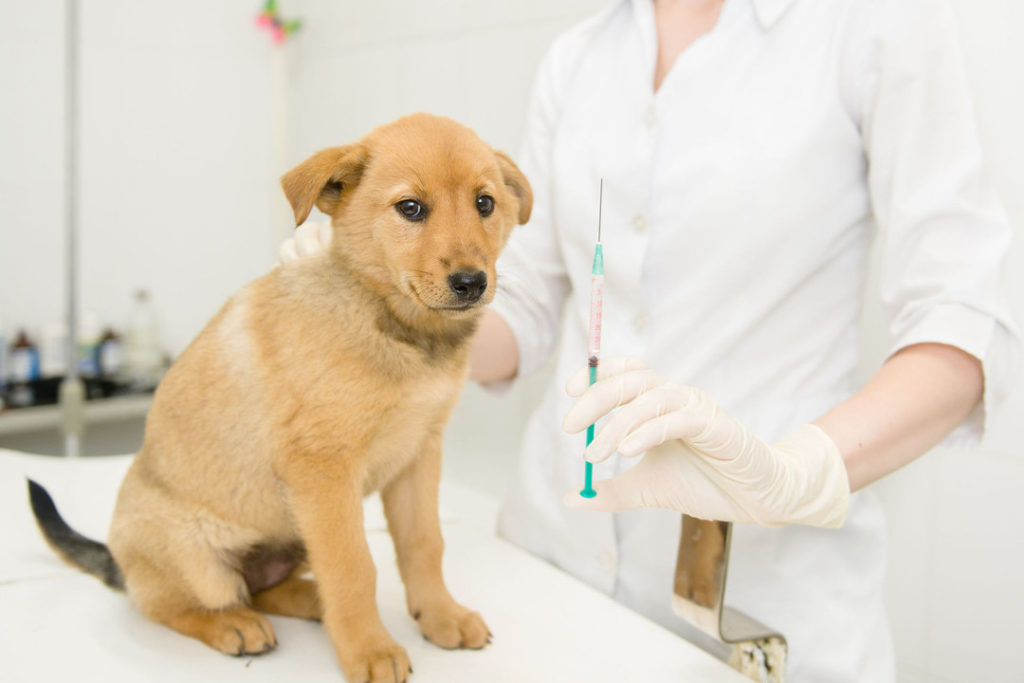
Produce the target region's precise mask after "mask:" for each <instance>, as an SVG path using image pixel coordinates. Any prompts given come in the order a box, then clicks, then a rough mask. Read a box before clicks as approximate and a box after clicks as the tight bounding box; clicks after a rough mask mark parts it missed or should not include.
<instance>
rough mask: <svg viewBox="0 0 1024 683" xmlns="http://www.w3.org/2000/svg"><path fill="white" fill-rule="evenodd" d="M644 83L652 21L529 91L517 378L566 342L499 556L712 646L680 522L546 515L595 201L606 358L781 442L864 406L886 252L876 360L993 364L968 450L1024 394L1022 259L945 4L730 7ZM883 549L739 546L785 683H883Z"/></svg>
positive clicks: (879, 544) (567, 60) (581, 329)
mask: <svg viewBox="0 0 1024 683" xmlns="http://www.w3.org/2000/svg"><path fill="white" fill-rule="evenodd" d="M655 55H656V37H655V31H654V16H653V9H652V6H651V4H650V1H649V0H633V2H628V1H623V2H620V3H617V4H615V5H614V6H612V7H611V8H609V9H608V11H606V12H605V13H603V14H601V15H600V16H598V17H595V18H594V19H592V20H590V21H588V22H586V23H584V24H582V25H580V26H578V27H576V28H575V29H573V30H571V31H569V32H568V33H566V34H564V35H563V36H561V37H560V38H559V39H558V40H557V41H556V42H555V43H554V45H553V47H552V48H551V50H550V52H549V54H548V55H547V57H546V59H545V60H544V63H543V65H542V66H541V69H540V72H539V76H538V78H537V82H536V85H535V90H534V93H533V98H532V104H531V107H530V113H529V120H528V124H527V131H526V138H525V145H524V150H523V153H522V154H521V157H520V162H521V165H522V167H523V169H524V171H525V172H526V174H527V176H528V177H529V179H530V181H531V183H532V184H533V189H534V193H535V204H534V213H533V216H532V218H531V220H530V222H529V224H527V225H526V226H523V227H520V228H518V229H517V232H516V233H515V234H514V236H513V238H512V240H511V241H510V244H509V247H508V249H507V250H506V253H505V254H504V255H503V257H502V260H501V261H500V263H499V269H500V270H499V285H498V289H499V291H498V294H497V297H496V299H495V302H494V304H493V306H494V308H495V309H496V310H497V311H498V312H499V313H500V314H501V315H502V316H503V317H504V318H505V319H506V321H507V322H508V323H509V325H510V326H511V328H512V330H513V333H514V334H515V337H516V340H517V342H518V345H519V353H520V373H521V374H527V373H530V372H531V371H534V370H536V369H537V368H538V367H539V366H541V365H542V363H543V362H544V360H545V358H547V357H548V356H549V355H550V353H551V352H552V351H553V350H554V347H555V345H556V342H558V340H559V331H560V330H561V337H560V343H559V345H558V351H557V352H558V359H557V367H556V369H555V375H554V377H555V380H554V382H553V384H552V386H551V387H550V388H549V390H548V391H547V393H546V395H545V397H544V398H543V400H542V402H541V404H540V406H539V407H538V408H537V410H536V412H535V413H534V414H533V416H532V418H531V420H530V422H529V426H528V429H527V433H526V436H525V447H524V452H523V455H522V459H521V462H520V467H519V470H518V475H517V476H516V478H515V481H514V484H513V486H512V489H511V491H510V493H509V495H508V497H507V500H506V502H505V504H504V507H503V511H502V515H501V520H500V531H501V533H502V534H503V535H504V536H505V537H507V538H508V539H510V540H512V541H513V542H515V543H517V544H519V545H521V546H523V547H524V548H526V549H528V550H530V551H531V552H533V553H535V554H536V555H538V556H540V557H543V558H546V559H547V560H549V561H551V562H553V563H554V564H556V565H558V566H560V567H562V568H564V569H565V570H566V571H568V572H570V573H572V574H574V575H576V576H577V577H579V578H581V579H582V580H584V581H586V582H588V583H590V584H592V585H593V586H595V587H597V588H598V589H600V590H601V591H604V592H605V593H608V594H610V595H612V596H614V597H615V598H616V599H617V600H620V601H622V602H623V603H625V604H627V605H629V606H631V607H633V608H635V609H636V610H638V611H640V612H642V613H644V614H646V615H648V616H650V617H651V618H652V619H655V620H656V621H658V622H660V623H662V624H663V625H665V626H666V627H668V628H670V629H673V630H676V631H679V632H681V633H684V634H686V635H688V636H690V637H693V638H694V639H695V640H697V641H700V640H701V636H700V635H697V634H695V633H694V632H693V631H692V630H691V629H689V628H687V627H686V626H685V625H683V624H682V623H681V622H680V620H679V619H678V618H676V617H675V616H674V615H673V614H672V612H671V609H670V606H669V596H670V593H671V586H672V576H673V569H674V564H675V559H676V546H677V543H678V534H679V519H680V517H679V515H678V514H677V513H674V512H669V511H664V510H639V511H632V512H627V513H622V514H617V515H610V514H604V513H592V512H581V511H567V510H566V509H564V508H563V506H562V503H561V499H562V494H563V493H564V492H565V491H567V490H570V489H573V488H579V486H580V484H581V480H582V473H583V465H582V461H581V458H580V454H581V452H582V449H583V442H582V437H581V436H578V435H576V436H568V435H566V434H565V433H563V432H562V430H561V429H560V423H561V420H562V417H563V416H564V415H565V413H566V411H567V410H568V409H569V407H570V405H571V403H572V401H571V399H570V398H569V397H567V396H566V394H565V392H564V389H563V382H564V381H565V380H566V379H567V378H568V377H569V376H570V375H571V374H572V373H573V372H574V371H575V370H577V369H578V368H580V367H582V366H583V365H584V363H585V357H586V331H587V324H588V312H589V287H590V267H591V257H592V254H593V247H594V239H595V229H596V222H597V205H598V183H599V179H600V178H604V217H603V242H604V245H605V270H606V281H605V289H604V334H603V349H602V350H603V355H604V356H606V357H607V356H613V355H638V356H641V357H643V358H644V359H646V360H647V361H648V362H649V363H650V364H651V365H652V367H653V368H655V369H656V370H657V371H658V372H659V373H661V374H662V375H664V376H666V377H669V378H671V379H672V380H674V381H675V382H677V383H685V384H690V385H693V386H697V387H700V388H701V389H703V390H705V391H706V392H708V393H709V394H710V395H711V396H712V397H714V398H715V399H716V400H717V401H718V402H719V403H720V404H721V405H722V406H723V408H724V409H726V410H727V411H729V412H730V413H732V414H733V415H735V416H736V417H738V418H739V419H740V420H741V421H742V422H744V423H745V424H746V425H747V426H748V427H750V428H751V429H752V430H753V431H754V432H755V433H757V434H759V435H760V436H761V437H763V438H765V439H769V440H771V439H774V438H776V437H778V436H781V435H782V434H783V433H784V432H786V431H787V430H789V429H792V428H793V427H795V426H798V425H800V424H802V423H806V422H809V421H811V420H813V419H815V418H817V417H818V416H820V415H821V414H823V413H824V412H825V411H827V410H828V409H829V408H831V407H832V406H834V405H836V404H837V403H839V402H841V401H842V400H844V399H845V398H847V397H848V396H849V395H850V394H851V393H852V392H853V391H855V390H856V388H857V383H856V379H855V374H856V370H857V365H858V321H859V318H860V313H861V304H862V299H863V297H864V296H865V289H866V279H867V274H866V266H867V262H868V256H869V251H870V249H871V247H872V245H873V244H875V243H877V244H878V246H879V248H880V250H881V261H880V288H881V289H880V293H881V297H882V300H883V304H884V308H885V311H886V314H887V316H888V322H889V329H888V334H889V338H890V341H891V349H892V350H893V351H895V350H897V349H899V348H901V347H904V346H907V345H909V344H913V343H917V342H925V341H934V342H943V343H946V344H951V345H954V346H957V347H959V348H961V349H964V350H965V351H967V352H969V353H971V354H972V355H974V356H976V357H978V358H979V359H981V360H982V361H983V365H984V371H985V397H984V406H983V407H981V408H979V410H978V411H976V412H975V414H973V415H972V416H971V417H970V418H969V419H968V420H967V421H966V422H965V424H964V425H963V426H962V427H961V428H959V429H958V431H957V432H956V433H955V434H954V435H953V437H951V438H955V439H959V440H960V441H961V443H963V442H971V441H976V440H977V439H978V438H979V437H980V435H981V434H982V433H983V430H984V420H985V415H986V410H985V408H986V407H990V406H991V405H992V404H993V403H994V402H997V401H999V400H1000V398H1001V397H1002V395H1003V394H1004V393H1005V391H1006V390H1007V388H1008V386H1009V385H1010V383H1011V382H1012V373H1013V372H1015V371H1016V364H1017V357H1018V342H1017V339H1016V336H1015V332H1014V331H1013V329H1014V328H1013V324H1012V323H1011V322H1010V320H1009V316H1008V312H1007V307H1006V306H1005V303H1004V301H1003V298H1002V297H1001V295H1000V292H999V289H998V284H997V282H998V274H999V270H1000V266H1001V263H1002V261H1003V259H1004V256H1005V253H1006V248H1007V245H1008V242H1009V240H1010V234H1011V233H1010V228H1009V225H1008V221H1007V219H1006V216H1005V214H1004V212H1003V211H1002V209H1001V207H1000V205H999V203H998V202H997V201H996V199H995V197H994V196H993V193H992V191H991V189H990V188H989V186H988V185H987V184H986V183H985V181H984V179H983V173H982V168H981V155H980V149H979V143H978V140H977V134H976V129H975V123H974V119H973V114H972V104H971V98H970V94H969V89H968V85H967V82H966V79H965V74H964V69H963V66H962V64H961V58H960V53H959V48H958V44H957V39H956V35H955V27H954V25H953V17H952V14H951V11H950V8H949V7H947V5H946V4H945V3H944V2H935V1H934V0H828V1H825V0H802V1H801V0H726V3H725V6H724V8H723V10H722V14H721V17H720V19H719V21H718V24H717V25H716V27H715V28H714V30H713V31H712V32H711V33H709V34H708V35H706V36H704V37H702V38H700V39H699V40H697V41H696V42H695V43H694V44H693V45H692V46H691V47H690V48H688V49H687V50H686V51H685V52H684V53H683V54H682V55H681V56H680V57H679V59H678V61H677V62H676V64H675V65H674V66H673V68H672V70H671V72H670V73H669V74H668V76H667V78H666V79H665V81H664V83H663V84H662V86H661V88H660V89H659V91H658V92H657V93H654V92H653V91H652V82H653V73H654V64H655ZM563 314H564V325H563V324H561V323H562V322H563ZM630 464H631V463H630V462H627V461H625V460H624V459H621V458H615V457H613V458H611V459H609V460H608V461H606V462H605V463H601V464H599V465H597V466H596V468H595V478H597V479H601V478H606V477H609V476H612V475H614V474H616V473H618V472H621V471H623V470H624V468H626V467H628V466H630ZM885 543H886V540H885V527H884V520H883V516H882V511H881V509H880V507H879V504H878V502H877V500H876V499H875V497H874V496H873V495H872V494H871V493H870V491H865V492H861V493H858V494H856V495H854V496H853V498H852V501H851V508H850V514H849V518H848V521H847V522H846V524H845V526H844V527H843V528H842V529H841V530H838V531H830V530H823V529H816V528H810V527H802V526H792V527H789V528H784V529H764V528H759V527H756V526H750V525H738V526H737V528H736V530H735V536H734V542H733V549H732V561H731V565H730V568H729V584H728V594H727V601H728V602H729V603H730V604H734V605H736V606H737V607H738V608H740V609H741V610H742V611H745V612H747V613H749V614H751V615H752V616H754V617H755V618H757V619H759V620H761V621H763V622H765V623H767V624H769V625H770V626H772V627H774V628H777V629H780V630H781V631H782V632H783V633H784V634H785V635H786V636H787V637H788V639H789V642H790V656H791V659H790V669H789V671H790V680H791V681H815V682H818V681H829V682H830V683H836V682H840V681H871V682H872V683H878V682H882V681H886V680H892V678H893V675H894V673H893V669H894V667H893V653H892V649H891V644H890V639H889V635H888V631H887V626H886V619H885V613H884V609H883V604H882V593H881V589H882V580H883V572H884V565H885ZM623 656H628V653H623Z"/></svg>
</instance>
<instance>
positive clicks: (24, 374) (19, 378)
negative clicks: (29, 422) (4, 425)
mask: <svg viewBox="0 0 1024 683" xmlns="http://www.w3.org/2000/svg"><path fill="white" fill-rule="evenodd" d="M10 360H11V371H10V384H11V388H10V391H8V394H7V397H8V400H9V402H10V404H11V405H12V406H18V407H24V406H30V405H32V404H33V403H34V402H35V388H34V387H33V386H32V382H33V381H35V380H37V379H39V350H38V349H37V348H36V346H35V344H33V343H32V340H31V339H29V336H28V334H27V333H26V332H25V330H18V336H17V337H16V338H15V340H14V344H13V345H12V346H11V353H10Z"/></svg>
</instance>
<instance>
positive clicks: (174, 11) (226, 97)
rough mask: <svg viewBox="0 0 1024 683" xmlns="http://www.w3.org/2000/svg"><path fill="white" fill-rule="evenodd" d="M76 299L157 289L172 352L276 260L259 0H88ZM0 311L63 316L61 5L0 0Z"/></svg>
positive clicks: (110, 316)
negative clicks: (212, 0)
mask: <svg viewBox="0 0 1024 683" xmlns="http://www.w3.org/2000/svg"><path fill="white" fill-rule="evenodd" d="M80 6H81V20H80V36H81V37H80V55H81V59H80V65H79V66H80V70H79V74H80V76H79V78H80V90H81V96H80V100H81V108H80V114H79V131H80V140H81V144H80V156H81V184H80V192H81V200H80V203H79V209H80V213H79V215H80V225H81V228H80V235H81V250H82V252H81V259H80V263H81V279H80V282H81V305H82V307H83V309H84V310H88V311H92V312H94V313H95V314H96V315H98V316H99V317H100V319H101V320H102V321H104V322H106V323H111V324H115V325H118V326H121V325H123V323H124V321H125V318H126V317H127V312H128V306H129V303H130V296H131V292H132V291H133V290H134V289H136V288H139V287H145V288H148V289H150V290H151V291H152V292H153V296H154V298H155V302H156V304H157V305H158V307H159V309H160V312H161V319H162V324H163V341H164V343H165V345H166V346H167V347H168V348H169V349H170V350H171V351H172V352H178V351H180V350H181V349H182V348H183V347H184V345H185V344H186V343H187V342H188V341H189V340H190V339H191V338H192V337H193V336H194V335H195V334H196V332H198V330H199V329H200V328H201V327H202V325H203V324H204V323H205V322H206V320H207V319H208V318H209V317H210V316H211V315H212V314H213V313H214V312H215V311H216V309H217V308H218V307H219V306H220V305H221V304H222V303H223V301H224V300H225V299H226V298H227V296H228V295H229V294H230V293H232V292H233V291H235V290H236V289H238V287H239V286H240V285H241V284H242V283H244V282H246V281H248V280H250V279H252V278H253V277H256V276H257V275H259V274H260V273H262V272H263V271H264V270H265V269H266V268H267V266H268V264H269V263H271V262H272V259H271V253H272V252H271V251H270V240H271V238H270V234H269V228H270V223H269V217H268V211H267V207H268V200H267V195H268V192H267V189H268V182H269V180H268V179H269V178H270V175H271V174H270V170H271V169H270V166H269V164H270V161H269V151H270V147H269V141H268V137H269V136H268V97H269V90H268V57H269V55H270V52H271V51H270V48H269V46H268V41H267V40H266V39H265V37H264V36H263V35H261V34H260V33H258V32H257V31H256V30H255V28H254V24H253V20H254V16H255V14H256V9H258V3H255V2H252V1H251V0H231V1H230V2H226V1H224V2H215V3H209V2H202V1H201V0H179V1H177V2H137V1H135V0H89V1H88V2H81V3H80ZM3 8H4V9H3V16H4V21H3V22H0V31H2V32H3V33H2V36H3V37H2V40H0V51H2V52H0V59H2V66H0V93H2V96H0V124H2V125H0V150H2V152H0V183H2V187H0V318H2V319H3V321H4V324H5V325H7V326H8V327H11V326H14V325H19V326H20V325H24V326H27V327H29V328H35V327H36V326H38V325H40V324H42V323H44V322H47V321H50V320H57V319H59V318H61V317H62V316H63V311H64V303H63V294H64V289H63V288H64V275H63V264H64V254H63V247H62V244H63V232H62V230H63V228H62V225H63V224H62V221H63V195H62V187H63V185H62V183H63V175H62V174H63V156H62V154H63V148H62V140H63V130H64V128H63V118H62V116H63V111H62V106H63V83H64V81H63V78H64V74H63V68H64V61H63V59H64V57H63V55H64V43H63V3H62V2H59V1H58V0H40V1H39V2H12V1H10V0H8V1H7V2H4V3H3Z"/></svg>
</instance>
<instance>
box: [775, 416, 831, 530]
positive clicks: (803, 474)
mask: <svg viewBox="0 0 1024 683" xmlns="http://www.w3.org/2000/svg"><path fill="white" fill-rule="evenodd" d="M772 448H773V449H774V450H776V451H777V452H778V453H779V454H781V455H783V456H784V457H787V458H788V459H789V460H790V466H791V467H793V468H795V471H794V472H793V474H792V476H791V480H792V481H794V484H793V486H794V489H795V490H794V491H792V492H791V493H792V495H791V500H792V501H793V504H792V507H791V509H790V510H788V511H787V512H788V514H787V515H786V517H788V519H784V520H779V521H783V522H788V523H795V524H808V525H811V526H820V527H827V528H830V529H837V528H839V527H841V526H842V525H843V522H845V521H846V514H847V512H848V510H849V507H850V480H849V477H848V475H847V473H846V463H845V461H844V460H843V456H842V453H840V451H839V447H838V446H836V444H835V442H834V441H833V440H832V438H831V437H830V436H829V435H828V434H826V433H825V430H823V429H822V428H821V427H819V426H817V425H815V424H805V425H801V426H800V427H798V428H796V429H794V430H793V431H791V432H789V433H788V434H786V435H785V436H783V437H782V438H781V439H779V440H778V441H776V442H775V443H774V444H772Z"/></svg>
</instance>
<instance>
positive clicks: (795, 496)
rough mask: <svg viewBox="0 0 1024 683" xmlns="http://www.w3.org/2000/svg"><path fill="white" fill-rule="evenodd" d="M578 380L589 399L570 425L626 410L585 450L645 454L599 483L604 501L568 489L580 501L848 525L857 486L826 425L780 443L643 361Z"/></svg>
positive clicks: (769, 522) (619, 361) (588, 454)
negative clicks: (761, 436)
mask: <svg viewBox="0 0 1024 683" xmlns="http://www.w3.org/2000/svg"><path fill="white" fill-rule="evenodd" d="M587 385H588V369H587V368H583V369H582V370H581V371H580V372H578V373H577V374H576V375H575V376H573V378H572V379H571V380H570V381H569V383H568V385H567V387H566V388H567V390H568V392H569V394H570V395H571V396H578V397H580V398H579V400H578V401H577V402H576V404H575V405H574V406H573V407H572V408H571V409H570V410H569V412H568V413H567V414H566V416H565V420H564V421H563V423H562V427H563V428H564V429H565V430H566V431H567V432H569V433H576V432H579V431H582V430H584V429H586V428H587V426H588V425H590V424H593V423H595V422H597V420H599V419H600V418H602V417H604V416H605V415H607V414H608V413H610V412H612V410H614V409H615V408H616V407H618V406H622V408H621V409H620V410H619V411H618V412H616V413H615V415H613V416H612V417H611V419H609V420H608V422H607V424H605V425H604V427H603V428H602V429H601V431H600V432H599V433H598V434H597V436H595V437H594V441H593V443H592V444H590V446H589V447H588V448H587V450H586V451H585V454H584V457H585V458H586V459H587V460H589V461H591V462H601V461H602V460H605V459H606V458H608V456H610V455H611V454H612V453H614V452H616V451H618V452H619V453H620V454H621V455H623V456H625V457H628V458H633V457H637V456H639V455H643V454H645V453H646V455H644V457H643V459H642V460H641V461H640V462H638V463H637V464H636V466H635V467H633V468H632V469H630V470H627V471H626V472H624V473H623V474H621V475H619V476H617V477H614V478H612V479H606V480H604V481H599V482H596V483H595V485H594V489H595V490H596V491H597V495H596V496H595V497H594V498H584V497H582V496H580V495H579V492H578V491H571V492H569V493H567V494H566V495H565V499H564V502H565V504H566V505H567V506H569V507H573V508H582V509H588V510H605V511H619V510H628V509H632V508H640V507H661V508H669V509H672V510H676V511H679V512H682V513H685V514H688V515H690V516H693V517H699V518H701V519H710V520H719V521H727V522H756V523H758V524H763V525H766V526H779V525H784V524H791V523H799V524H809V525H813V526H823V527H839V526H841V525H842V524H843V521H844V520H845V519H846V512H847V508H848V506H849V499H850V485H849V481H848V479H847V475H846V466H845V464H844V462H843V458H842V456H841V455H840V454H839V450H838V448H837V447H836V445H835V444H834V443H833V442H832V440H831V439H830V438H829V437H828V435H827V434H825V432H823V431H822V430H821V429H820V428H818V427H817V426H815V425H810V424H808V425H804V426H802V427H799V428H798V429H796V430H794V431H792V432H790V433H789V434H788V435H786V436H784V437H783V438H781V439H779V440H778V441H776V442H775V443H773V444H767V443H765V442H763V441H761V440H760V439H759V438H757V437H756V436H754V435H753V434H751V433H750V432H749V431H748V430H747V429H746V428H745V427H744V426H743V425H742V424H740V423H739V422H738V421H737V420H736V419H734V418H732V417H730V416H729V415H727V414H725V413H724V412H723V411H722V410H721V409H720V408H719V407H718V406H717V405H716V404H715V402H714V401H713V400H711V398H710V397H709V396H708V395H707V394H705V393H704V392H702V391H700V390H699V389H694V388H691V387H680V386H678V385H675V384H672V383H671V382H668V381H666V380H665V379H664V378H662V377H660V376H658V374H657V373H655V372H654V371H653V370H651V369H650V368H649V367H648V366H647V364H646V363H644V361H642V360H640V359H638V358H611V359H608V360H604V361H602V362H601V365H600V367H599V371H598V381H597V382H595V383H594V385H593V386H591V387H589V388H588V386H587Z"/></svg>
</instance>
